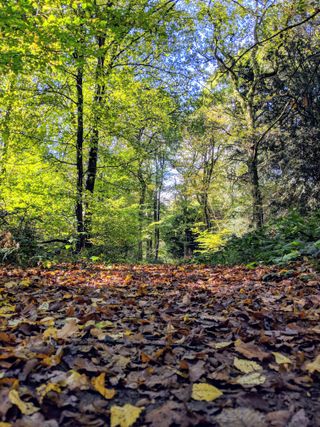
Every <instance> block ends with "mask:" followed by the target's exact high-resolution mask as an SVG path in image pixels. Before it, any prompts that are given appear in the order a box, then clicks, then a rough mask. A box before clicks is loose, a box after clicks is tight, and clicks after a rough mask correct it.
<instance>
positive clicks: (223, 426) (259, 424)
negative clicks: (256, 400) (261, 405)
mask: <svg viewBox="0 0 320 427" xmlns="http://www.w3.org/2000/svg"><path fill="white" fill-rule="evenodd" d="M215 421H217V423H218V424H219V426H220V427H267V423H266V421H265V417H264V415H263V414H261V413H260V412H258V411H255V410H254V409H250V408H236V409H224V410H223V411H222V412H221V414H220V415H218V416H217V417H215Z"/></svg>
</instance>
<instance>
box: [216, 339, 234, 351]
mask: <svg viewBox="0 0 320 427" xmlns="http://www.w3.org/2000/svg"><path fill="white" fill-rule="evenodd" d="M231 344H232V341H222V342H217V343H216V344H215V345H214V348H216V349H217V350H219V349H221V348H226V347H229V345H231Z"/></svg>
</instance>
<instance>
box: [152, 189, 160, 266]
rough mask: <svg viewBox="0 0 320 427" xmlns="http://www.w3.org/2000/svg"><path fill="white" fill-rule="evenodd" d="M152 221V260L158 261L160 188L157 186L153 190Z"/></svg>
mask: <svg viewBox="0 0 320 427" xmlns="http://www.w3.org/2000/svg"><path fill="white" fill-rule="evenodd" d="M153 221H154V223H155V225H154V260H155V261H158V258H159V246H160V228H159V221H160V190H159V189H158V188H156V189H155V191H154V204H153Z"/></svg>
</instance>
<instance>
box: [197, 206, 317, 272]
mask: <svg viewBox="0 0 320 427" xmlns="http://www.w3.org/2000/svg"><path fill="white" fill-rule="evenodd" d="M303 257H308V258H312V259H318V258H319V257H320V211H316V212H314V213H312V214H311V215H309V216H306V217H304V216H301V215H300V214H298V213H297V212H291V213H290V214H288V215H287V216H286V217H283V218H280V219H277V220H274V221H271V222H269V223H268V224H266V225H265V226H264V227H263V228H262V229H261V230H256V231H252V232H249V233H246V234H244V235H243V236H241V237H237V236H231V237H229V238H228V239H227V241H226V243H225V245H224V247H223V249H221V250H218V251H217V250H215V249H213V250H211V251H210V250H208V248H207V249H206V250H205V251H202V253H201V254H200V255H199V256H198V260H199V261H201V262H204V261H205V262H210V263H212V264H228V265H233V264H249V265H251V266H254V265H256V264H258V263H265V264H286V263H288V262H291V261H295V260H298V259H301V258H303Z"/></svg>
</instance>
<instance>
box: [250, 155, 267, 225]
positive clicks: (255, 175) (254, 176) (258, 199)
mask: <svg viewBox="0 0 320 427" xmlns="http://www.w3.org/2000/svg"><path fill="white" fill-rule="evenodd" d="M248 167H249V176H250V184H251V192H252V222H253V224H254V226H255V227H256V228H257V229H259V228H261V227H262V226H263V223H264V214H263V201H262V195H261V190H260V181H259V172H258V161H257V156H256V155H254V156H253V157H252V158H251V159H250V160H249V165H248Z"/></svg>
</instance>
